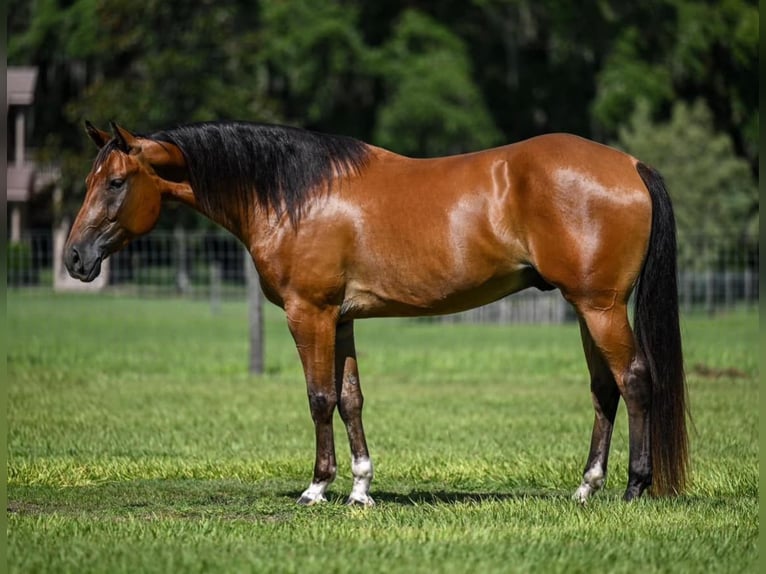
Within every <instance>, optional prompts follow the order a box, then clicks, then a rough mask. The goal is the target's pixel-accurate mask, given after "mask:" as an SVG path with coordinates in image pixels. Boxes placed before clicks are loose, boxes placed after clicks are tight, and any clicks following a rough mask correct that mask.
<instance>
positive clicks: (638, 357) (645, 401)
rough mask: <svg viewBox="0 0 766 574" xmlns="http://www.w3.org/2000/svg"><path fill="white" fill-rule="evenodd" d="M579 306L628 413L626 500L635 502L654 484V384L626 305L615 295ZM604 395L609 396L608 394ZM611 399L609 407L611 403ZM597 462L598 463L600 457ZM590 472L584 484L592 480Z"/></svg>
mask: <svg viewBox="0 0 766 574" xmlns="http://www.w3.org/2000/svg"><path fill="white" fill-rule="evenodd" d="M615 295H616V294H615ZM575 307H576V308H577V310H578V312H579V314H580V317H581V319H582V321H584V322H585V325H586V327H587V330H588V333H589V335H590V338H591V340H592V342H593V344H594V345H595V347H596V349H597V350H598V353H599V354H600V356H601V357H602V359H603V360H604V362H605V363H606V364H607V365H608V367H609V370H610V371H611V374H612V376H613V377H614V381H615V382H616V383H617V388H618V389H619V391H620V395H621V396H622V398H623V400H624V401H625V406H626V408H627V411H628V436H629V466H628V487H627V489H626V491H625V495H624V498H625V500H632V499H633V498H637V497H639V496H641V493H642V492H643V491H644V490H645V489H646V488H648V487H649V486H650V485H651V483H652V458H651V448H650V447H651V445H650V440H651V437H650V430H649V407H650V402H651V381H650V379H649V375H648V370H647V368H646V361H645V359H644V358H643V355H642V354H641V353H640V352H639V351H638V350H637V347H636V343H635V339H634V337H633V331H632V330H631V328H630V323H629V322H628V313H627V306H626V304H625V303H624V302H622V301H620V300H617V297H616V296H615V297H614V299H612V301H611V303H607V304H605V302H604V301H593V300H588V301H580V302H576V303H575ZM602 396H606V394H605V391H604V392H602ZM608 400H613V399H608ZM608 400H607V404H610V403H609V402H608ZM597 413H598V411H597ZM597 417H598V414H597ZM597 425H598V422H597ZM601 440H602V441H603V438H602V439H601ZM597 442H598V440H597ZM606 444H608V442H607V443H606ZM595 459H596V461H597V460H598V455H596V457H595ZM588 470H589V469H586V476H585V477H584V480H583V482H584V483H585V482H586V481H587V480H588V477H587V473H588Z"/></svg>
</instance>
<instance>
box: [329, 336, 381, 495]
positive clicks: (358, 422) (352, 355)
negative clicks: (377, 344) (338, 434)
mask: <svg viewBox="0 0 766 574" xmlns="http://www.w3.org/2000/svg"><path fill="white" fill-rule="evenodd" d="M335 389H336V393H337V395H338V396H339V397H340V400H339V401H338V410H339V411H340V416H341V419H343V423H344V424H345V425H346V432H347V433H348V442H349V446H350V447H351V473H352V474H353V475H354V485H353V487H352V490H351V495H350V496H349V497H348V501H347V504H361V505H363V506H372V505H373V504H375V503H374V501H373V500H372V498H371V497H370V495H369V494H368V491H369V490H370V482H372V474H373V471H372V460H371V459H370V454H369V452H368V451H367V440H366V439H365V436H364V427H363V425H362V406H363V404H364V397H363V396H362V388H361V386H360V383H359V370H358V367H357V362H356V348H355V345H354V324H353V322H351V321H349V322H347V323H342V324H340V325H338V330H337V332H336V337H335Z"/></svg>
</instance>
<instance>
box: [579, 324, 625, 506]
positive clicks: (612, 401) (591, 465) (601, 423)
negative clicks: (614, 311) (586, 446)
mask: <svg viewBox="0 0 766 574" xmlns="http://www.w3.org/2000/svg"><path fill="white" fill-rule="evenodd" d="M580 333H581V335H582V344H583V350H584V351H585V359H586V361H587V363H588V371H589V372H590V392H591V398H592V400H593V408H594V410H595V411H596V415H595V418H594V421H593V433H592V435H591V439H590V452H589V453H588V461H587V462H586V464H585V470H584V472H583V480H582V483H581V484H580V487H579V488H578V489H577V491H576V492H575V493H574V499H575V500H577V501H578V502H581V503H583V504H584V503H586V502H587V500H588V497H589V496H590V495H591V494H592V493H594V492H596V491H597V490H599V489H601V488H602V487H603V486H604V482H605V481H606V474H607V463H608V461H609V446H610V443H611V440H612V430H613V428H614V418H615V415H616V414H617V405H618V404H619V401H620V391H619V389H618V388H617V383H616V382H615V380H614V375H612V372H611V370H610V369H609V365H608V364H607V362H606V361H605V360H604V357H603V356H602V355H601V352H600V351H599V350H598V348H596V344H595V343H594V342H593V338H592V337H591V335H590V332H589V331H588V326H587V325H586V324H585V321H584V320H583V319H580Z"/></svg>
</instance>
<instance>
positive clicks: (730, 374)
mask: <svg viewBox="0 0 766 574" xmlns="http://www.w3.org/2000/svg"><path fill="white" fill-rule="evenodd" d="M690 374H692V375H695V376H697V377H702V378H703V379H748V378H750V375H748V374H747V373H746V372H744V371H741V370H739V369H735V368H734V367H727V368H725V369H720V368H716V367H711V366H709V365H703V364H702V363H697V364H696V365H694V366H693V367H692V368H691V372H690Z"/></svg>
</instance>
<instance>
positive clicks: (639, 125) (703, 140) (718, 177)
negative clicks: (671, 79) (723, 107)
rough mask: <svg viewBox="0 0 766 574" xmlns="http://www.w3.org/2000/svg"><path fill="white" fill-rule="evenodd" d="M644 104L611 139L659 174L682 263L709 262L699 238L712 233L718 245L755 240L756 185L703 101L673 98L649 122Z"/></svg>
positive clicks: (751, 243)
mask: <svg viewBox="0 0 766 574" xmlns="http://www.w3.org/2000/svg"><path fill="white" fill-rule="evenodd" d="M649 108H650V106H649V105H648V104H647V103H640V104H639V105H638V107H637V108H636V111H635V112H634V114H633V115H632V117H631V120H630V123H629V125H628V126H626V127H623V128H621V129H620V130H619V139H618V142H617V144H616V145H618V146H620V147H622V148H624V149H625V150H627V151H628V152H630V153H631V154H633V155H635V156H636V157H638V158H639V159H641V160H642V161H644V162H646V163H649V164H651V165H653V166H654V167H655V168H657V169H658V170H659V171H660V172H661V173H662V175H663V177H664V178H665V181H666V183H667V185H668V189H669V192H670V195H671V197H672V199H673V204H674V208H675V213H676V221H677V225H678V239H679V253H680V255H681V258H682V261H683V262H684V264H685V265H689V264H694V263H697V262H702V263H709V261H700V259H701V258H702V257H703V254H700V253H699V252H698V251H697V247H698V240H699V239H700V238H707V239H718V240H720V245H722V246H726V245H727V244H728V245H731V244H732V243H733V242H736V241H738V240H741V239H745V240H747V241H748V242H749V243H750V245H751V246H753V245H757V242H758V231H759V223H758V221H759V219H758V191H757V188H756V185H755V183H754V181H753V178H752V176H751V174H750V169H749V166H748V164H747V162H746V161H745V160H744V159H743V158H741V157H737V155H736V154H735V152H734V146H733V145H732V142H731V139H730V138H729V136H728V135H727V134H724V133H721V132H717V131H716V130H715V128H714V126H713V117H712V114H711V112H710V110H709V109H708V108H707V106H706V105H705V103H704V102H702V101H701V100H700V101H697V102H696V103H695V104H693V105H691V106H689V105H687V104H685V103H682V102H679V103H677V104H676V105H675V106H674V107H673V112H672V115H671V119H670V121H669V122H666V123H656V122H654V121H653V120H652V118H651V115H650V113H649ZM753 210H754V215H753V214H752V212H753ZM712 255H715V254H712Z"/></svg>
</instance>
